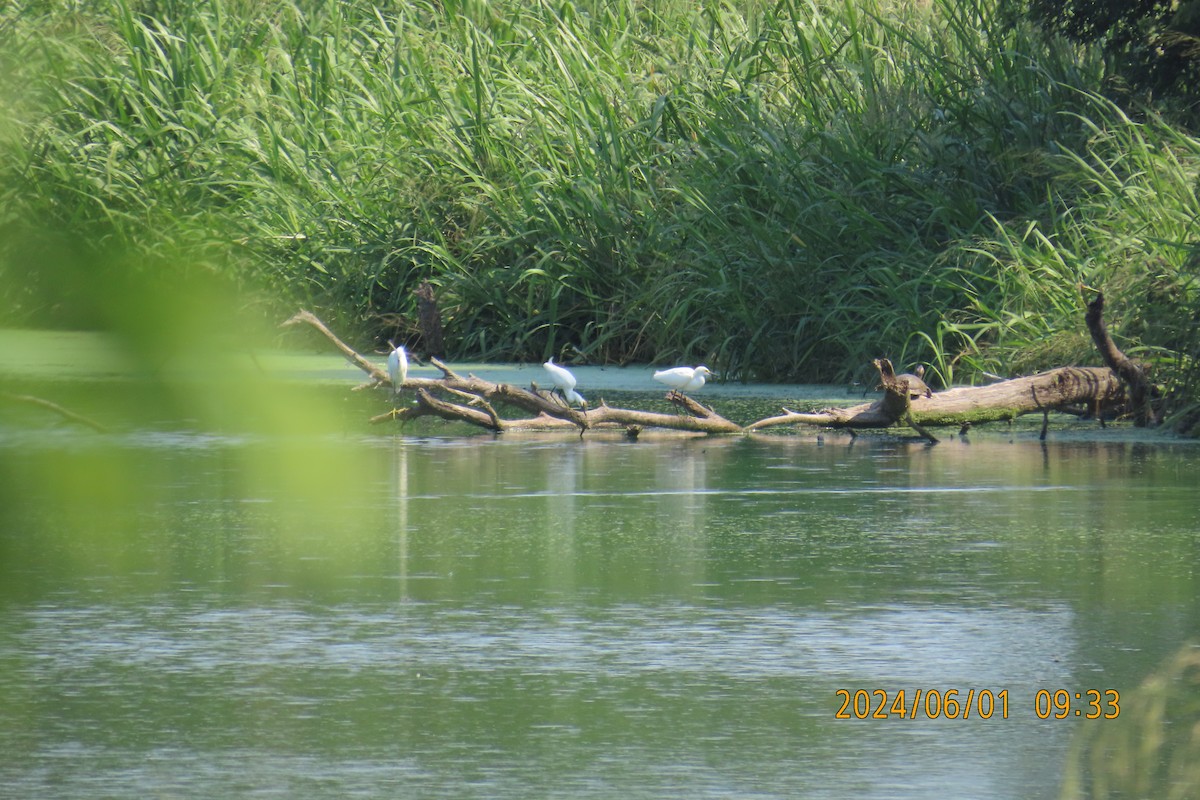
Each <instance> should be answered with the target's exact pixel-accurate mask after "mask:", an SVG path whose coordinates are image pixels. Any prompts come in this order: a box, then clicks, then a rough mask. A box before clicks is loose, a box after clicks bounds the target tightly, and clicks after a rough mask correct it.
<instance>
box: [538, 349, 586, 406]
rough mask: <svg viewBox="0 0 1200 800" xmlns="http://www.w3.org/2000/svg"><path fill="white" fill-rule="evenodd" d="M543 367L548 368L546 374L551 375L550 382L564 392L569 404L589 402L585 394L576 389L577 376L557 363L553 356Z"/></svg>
mask: <svg viewBox="0 0 1200 800" xmlns="http://www.w3.org/2000/svg"><path fill="white" fill-rule="evenodd" d="M542 367H543V368H544V369H545V370H546V374H547V375H549V376H550V382H551V383H553V384H554V388H555V389H557V390H558V391H560V392H562V395H563V397H564V398H565V399H566V401H567V405H574V406H582V405H586V404H587V401H586V400H584V399H583V395H581V394H579V392H577V391H575V376H574V375H572V374H571V371H570V370H569V369H567V368H566V367H562V366H559V365H558V364H555V363H554V359H553V358H551V359H550V360H549V361H547V362H546V363H545V364H542Z"/></svg>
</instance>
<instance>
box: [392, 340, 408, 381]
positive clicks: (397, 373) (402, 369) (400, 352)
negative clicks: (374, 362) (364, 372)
mask: <svg viewBox="0 0 1200 800" xmlns="http://www.w3.org/2000/svg"><path fill="white" fill-rule="evenodd" d="M388 344H391V342H389V343H388ZM388 377H389V378H391V379H392V391H393V392H398V391H400V387H401V386H403V385H404V382H405V381H406V380H408V353H406V352H404V345H400V346H399V347H397V348H396V349H394V350H392V352H391V353H390V354H389V355H388Z"/></svg>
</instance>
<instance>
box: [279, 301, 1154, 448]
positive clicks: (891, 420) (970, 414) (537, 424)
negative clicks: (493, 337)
mask: <svg viewBox="0 0 1200 800" xmlns="http://www.w3.org/2000/svg"><path fill="white" fill-rule="evenodd" d="M1103 307H1104V297H1103V295H1100V296H1098V297H1097V298H1096V299H1095V300H1093V301H1092V303H1091V304H1089V306H1088V313H1087V317H1086V322H1087V325H1088V328H1089V330H1090V332H1091V334H1092V337H1093V340H1094V341H1095V342H1096V345H1097V348H1098V349H1099V350H1100V352H1101V354H1102V355H1103V357H1104V359H1105V362H1106V363H1107V364H1108V365H1109V366H1107V367H1060V368H1058V369H1053V370H1049V371H1047V372H1043V373H1039V374H1037V375H1030V376H1026V377H1021V378H1013V379H1011V380H1001V381H999V382H996V383H992V384H989V385H987V386H972V387H958V388H952V389H948V390H946V391H942V392H930V391H929V390H928V389H927V388H926V387H924V384H923V383H921V382H920V381H919V380H918V379H917V378H916V376H908V375H897V374H896V372H895V369H894V368H893V366H892V364H891V362H890V361H888V360H887V359H878V360H876V362H875V365H876V367H877V368H878V370H879V375H880V383H881V388H882V389H883V390H884V391H883V394H882V396H881V397H880V398H878V399H877V400H875V401H873V402H870V403H863V404H860V405H856V406H851V407H849V408H828V409H824V410H822V411H816V412H799V411H791V410H789V409H786V408H785V409H783V413H782V414H780V415H778V416H773V417H768V418H766V419H760V420H757V421H755V422H752V423H750V424H748V425H745V426H742V425H738V424H737V423H734V422H731V421H730V420H728V419H725V418H724V417H722V416H721V415H720V414H718V413H717V412H716V411H714V410H713V409H711V408H708V407H706V406H703V405H701V404H700V403H698V402H696V401H695V400H693V399H692V398H690V397H687V396H686V395H682V394H680V393H679V392H671V393H669V394H668V395H667V399H668V400H669V401H670V402H672V403H673V404H675V405H677V406H678V407H679V409H680V411H681V413H679V414H662V413H656V412H649V411H637V410H632V409H623V408H612V407H610V406H608V405H606V404H605V403H604V402H603V400H601V401H600V404H599V405H598V406H596V407H593V408H585V409H583V410H579V409H575V408H570V407H568V406H567V405H566V404H565V403H564V402H563V401H562V400H561V399H560V398H559V397H558V396H557V395H555V394H553V393H551V392H549V391H546V390H545V389H540V388H539V387H538V386H537V385H536V384H532V385H531V386H530V388H528V389H524V388H521V387H517V386H513V385H511V384H506V383H493V382H491V381H487V380H484V379H483V378H479V377H477V376H475V375H470V374H468V375H466V376H462V375H459V374H458V373H456V372H455V371H454V370H452V369H451V368H450V367H448V366H447V365H446V364H444V363H443V362H441V361H440V360H438V359H436V358H431V359H430V363H431V364H433V365H434V366H435V367H437V368H438V369H439V370H441V372H442V377H441V378H415V377H414V378H409V379H408V380H407V381H405V383H404V386H403V391H405V392H412V393H413V395H414V396H415V398H416V402H415V403H412V404H408V405H405V406H404V407H402V408H393V409H392V410H390V411H388V412H387V413H384V414H380V415H378V416H375V417H373V418H372V419H371V422H372V423H382V422H392V421H405V420H411V419H415V418H418V417H424V416H435V417H441V418H443V419H448V420H454V421H459V422H466V423H469V424H471V425H475V426H477V427H481V428H485V429H488V430H492V431H497V432H501V431H523V430H556V429H562V430H577V431H579V433H580V435H583V432H584V431H587V430H595V429H605V428H608V429H612V428H617V429H620V428H624V429H625V430H626V432H627V434H628V435H630V436H636V435H637V434H638V432H639V431H641V430H642V429H644V428H666V429H671V430H679V431H691V432H697V433H743V432H754V431H761V430H765V429H767V428H772V427H778V426H782V425H813V426H820V427H825V428H835V429H845V430H848V431H850V432H851V433H854V432H855V431H856V430H861V429H869V428H890V427H893V426H901V425H902V426H907V427H909V428H912V429H913V430H915V431H917V433H919V434H920V435H921V436H923V437H924V438H926V439H927V440H928V441H930V442H936V441H937V438H936V437H935V436H934V435H933V434H932V433H930V432H929V428H933V427H944V426H957V427H959V428H961V429H962V430H964V431H965V430H966V429H967V428H969V427H970V426H972V425H977V424H980V423H984V422H996V421H1009V420H1012V419H1014V418H1016V417H1018V416H1020V415H1022V414H1029V413H1036V412H1041V413H1042V414H1043V425H1042V437H1043V438H1044V437H1045V436H1046V430H1047V425H1048V420H1049V412H1050V411H1056V410H1063V411H1069V412H1076V413H1078V411H1077V410H1078V409H1079V408H1080V407H1082V408H1084V409H1087V410H1088V412H1089V413H1091V414H1094V415H1095V416H1096V417H1097V419H1103V414H1105V413H1108V412H1111V411H1112V410H1114V409H1116V408H1118V407H1120V406H1123V405H1125V404H1126V403H1127V402H1128V401H1127V393H1126V387H1127V386H1128V387H1129V389H1130V391H1129V393H1128V396H1129V398H1131V399H1132V405H1133V407H1134V408H1135V409H1136V408H1137V407H1138V404H1139V403H1141V404H1142V406H1141V407H1143V408H1148V403H1147V402H1146V398H1148V397H1149V396H1151V395H1152V388H1151V387H1150V386H1149V384H1148V382H1147V381H1146V379H1145V374H1144V371H1143V370H1142V369H1141V368H1140V367H1139V366H1138V365H1137V364H1136V363H1135V362H1132V361H1131V360H1130V359H1128V358H1127V357H1126V356H1125V355H1124V354H1123V353H1122V352H1121V351H1120V349H1119V348H1118V347H1117V346H1116V345H1115V343H1114V342H1113V341H1112V339H1111V337H1110V336H1109V335H1108V332H1107V330H1106V329H1105V327H1104V323H1103V319H1102V311H1103ZM283 324H284V325H285V326H290V325H298V324H307V325H310V326H312V327H313V328H315V329H316V330H318V331H320V332H321V333H322V334H323V335H324V336H325V337H326V338H327V339H329V340H330V341H331V342H333V344H334V346H335V347H337V348H338V350H340V351H341V352H342V353H343V354H344V355H345V356H346V357H347V359H349V360H350V362H351V363H352V364H354V365H355V366H357V367H358V368H359V369H361V370H362V371H363V372H365V373H366V374H367V376H368V377H369V378H370V382H369V383H368V384H366V385H367V386H375V387H380V386H382V387H387V388H388V389H391V384H390V382H389V380H388V376H387V373H386V371H385V370H383V369H382V368H381V367H379V366H378V365H377V364H375V363H374V362H372V361H371V360H370V359H367V358H365V357H363V356H361V355H359V354H358V353H357V352H356V351H355V350H354V349H353V348H351V347H350V346H349V345H347V344H345V343H344V342H342V341H341V340H340V339H339V338H338V337H337V336H336V335H334V333H333V332H332V331H330V330H329V328H328V327H326V326H325V324H324V323H322V322H321V320H319V319H318V318H317V317H316V316H314V315H313V314H311V313H310V312H308V311H300V312H298V313H297V314H296V315H295V316H293V317H292V318H291V319H289V320H287V321H286V322H285V323H283ZM910 384H914V385H910ZM915 384H920V388H919V389H918V388H917V387H916V386H915ZM499 405H503V406H512V407H515V408H518V409H520V410H522V411H524V412H526V413H527V414H530V415H531V416H528V417H525V418H522V419H506V418H504V417H502V416H501V415H500V414H499V413H498V412H497V410H496V407H497V406H499ZM1143 413H1145V412H1143ZM1144 419H1146V420H1149V419H1150V416H1149V415H1148V414H1145V416H1144ZM1141 424H1145V423H1144V422H1142V423H1141Z"/></svg>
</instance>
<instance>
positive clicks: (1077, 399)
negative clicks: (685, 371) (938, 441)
mask: <svg viewBox="0 0 1200 800" xmlns="http://www.w3.org/2000/svg"><path fill="white" fill-rule="evenodd" d="M895 394H896V393H895V392H893V391H890V390H889V391H887V392H886V393H885V399H887V398H892V399H891V401H890V402H884V401H882V400H877V401H875V402H873V403H863V404H862V405H857V406H851V407H850V408H828V409H825V410H823V411H819V412H815V413H799V412H795V411H787V410H786V409H785V413H783V414H781V415H780V416H777V417H770V418H768V419H761V420H759V421H758V422H754V423H751V424H750V425H748V426H746V429H747V430H762V429H763V428H769V427H772V426H776V425H797V424H800V425H820V426H823V427H829V428H849V429H851V430H853V429H855V428H860V429H861V428H887V427H891V426H893V425H897V424H899V423H901V422H903V421H905V414H906V413H907V415H908V417H909V418H910V419H911V422H914V423H916V424H917V425H921V426H926V427H939V426H947V425H956V426H959V427H961V426H963V425H977V424H980V423H983V422H1000V421H1007V420H1012V419H1015V418H1016V417H1018V416H1020V415H1022V414H1029V413H1033V412H1038V411H1041V412H1046V411H1051V410H1055V409H1057V408H1061V407H1064V406H1075V405H1086V406H1089V407H1092V408H1094V409H1095V408H1097V406H1099V407H1100V408H1103V407H1106V406H1109V405H1111V404H1113V403H1115V402H1118V401H1120V399H1121V398H1122V397H1123V396H1124V388H1123V386H1122V385H1121V382H1120V380H1118V379H1117V377H1116V375H1114V374H1113V372H1112V370H1110V369H1108V368H1106V367H1060V368H1058V369H1054V370H1050V371H1049V372H1042V373H1039V374H1037V375H1030V376H1027V377H1024V378H1013V379H1012V380H1007V381H1001V382H999V383H993V384H989V385H988V386H963V387H959V388H955V389H947V390H946V391H944V392H934V393H933V394H932V395H931V396H929V397H916V398H911V399H908V403H907V406H908V408H907V410H906V409H905V408H904V404H902V403H897V402H896V399H895Z"/></svg>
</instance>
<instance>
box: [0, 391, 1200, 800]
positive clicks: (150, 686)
mask: <svg viewBox="0 0 1200 800" xmlns="http://www.w3.org/2000/svg"><path fill="white" fill-rule="evenodd" d="M339 391H340V390H339ZM36 413H38V412H33V411H31V412H28V414H27V416H24V417H22V418H21V421H23V422H25V423H27V422H29V421H30V420H31V419H32V418H33V417H34V415H35V414H36ZM21 414H25V412H19V413H18V416H21ZM359 419H361V415H360V414H359V413H358V410H357V409H352V410H350V411H348V412H347V413H346V415H345V420H344V421H343V423H342V425H341V429H340V430H327V431H323V432H319V433H311V434H303V435H300V434H297V435H291V436H289V435H286V434H262V433H240V432H237V431H225V432H221V433H213V432H211V431H205V432H202V431H200V430H197V429H195V428H192V427H189V425H188V424H186V421H178V420H176V421H171V420H165V421H164V420H160V421H158V423H157V424H155V425H147V426H145V427H139V428H124V429H120V430H116V431H114V432H111V433H108V434H94V433H91V432H83V431H80V430H78V429H76V428H72V427H70V426H46V425H42V426H41V427H30V426H26V425H19V426H18V425H12V424H10V425H9V426H7V427H4V428H3V429H0V473H2V474H0V478H2V479H3V483H4V486H3V490H2V494H3V507H2V508H0V796H5V797H56V798H97V797H139V796H147V797H175V798H210V797H306V798H344V797H365V798H377V797H378V798H384V797H387V798H394V797H431V798H437V797H446V798H462V797H487V798H530V797H562V798H662V797H692V798H729V797H763V798H776V797H777V798H804V797H811V798H849V797H853V798H875V797H878V798H909V797H911V798H925V797H932V796H946V797H974V798H1014V799H1015V798H1050V797H1054V796H1056V794H1057V791H1058V785H1059V781H1060V779H1061V776H1062V774H1063V768H1064V763H1065V761H1066V759H1067V758H1068V750H1069V745H1070V742H1071V740H1072V737H1073V735H1074V734H1075V733H1076V732H1077V731H1078V730H1079V729H1080V728H1082V727H1083V726H1085V725H1093V726H1095V725H1106V724H1112V723H1111V722H1109V721H1106V720H1103V719H1101V720H1096V721H1092V722H1089V721H1086V720H1083V719H1076V718H1074V717H1071V718H1068V719H1065V720H1055V719H1053V718H1051V719H1048V720H1042V719H1039V718H1038V716H1037V714H1036V713H1035V698H1036V693H1037V691H1038V690H1039V689H1047V690H1050V691H1054V690H1058V689H1066V690H1069V691H1071V692H1077V691H1078V692H1086V691H1087V690H1089V689H1100V690H1107V689H1110V688H1112V689H1116V690H1118V691H1120V692H1121V693H1122V695H1123V696H1128V694H1129V692H1131V691H1132V689H1133V688H1134V686H1136V685H1137V684H1138V683H1139V682H1140V681H1141V680H1142V678H1143V677H1144V676H1145V675H1146V674H1147V673H1148V672H1149V671H1150V670H1152V669H1153V668H1154V667H1155V666H1156V665H1158V664H1159V663H1160V662H1161V661H1162V659H1164V658H1165V657H1167V656H1168V655H1169V654H1171V653H1172V652H1174V651H1175V650H1176V649H1177V648H1178V647H1179V646H1180V645H1182V644H1183V643H1185V642H1186V641H1187V640H1189V639H1194V638H1196V637H1197V634H1198V632H1200V592H1198V591H1197V589H1198V588H1200V586H1198V580H1200V578H1198V576H1197V566H1198V561H1200V547H1198V543H1200V501H1198V500H1197V492H1196V486H1197V480H1196V475H1197V473H1198V472H1200V449H1197V448H1195V447H1190V446H1186V445H1178V444H1169V443H1159V444H1149V445H1148V444H1141V443H1136V442H1130V441H1123V440H1121V437H1120V434H1119V432H1114V438H1115V439H1116V440H1115V441H1112V442H1106V441H1104V440H1103V437H1100V439H1101V440H1100V441H1096V440H1092V441H1079V440H1074V441H1072V440H1070V439H1069V437H1061V438H1062V439H1063V440H1061V441H1051V442H1049V443H1047V444H1046V445H1041V444H1039V443H1038V442H1037V441H1036V440H1035V439H1034V437H1033V435H1031V434H1024V433H1018V434H1014V435H1008V434H1006V433H1003V432H998V433H994V434H982V435H980V436H977V437H973V438H972V440H971V441H970V442H965V441H961V440H957V439H956V440H952V441H946V442H944V443H943V444H940V445H938V446H937V447H932V448H931V447H926V446H924V445H921V444H912V443H906V442H899V441H895V440H890V439H882V438H878V437H876V438H870V437H862V438H860V439H859V440H857V441H851V440H849V439H848V438H845V437H842V436H837V435H827V436H825V437H824V440H823V441H818V440H817V439H816V438H815V437H814V436H812V435H805V436H786V435H784V436H778V435H772V436H760V437H753V438H743V437H734V438H716V439H704V438H700V439H696V438H679V437H648V438H646V439H644V440H643V441H638V442H630V441H625V440H623V439H621V438H619V437H615V436H614V437H606V436H602V435H594V434H589V435H588V436H587V437H584V438H583V439H580V438H578V437H575V436H571V435H565V436H564V435H553V436H532V435H531V436H505V437H499V438H493V437H490V436H471V437H465V438H454V437H437V436H422V435H411V434H412V433H413V432H412V431H409V434H410V435H405V436H398V435H394V434H393V433H392V432H391V430H390V429H382V428H381V429H367V428H366V426H364V425H361V424H358V423H356V422H355V420H359ZM334 427H338V426H334ZM1052 439H1053V437H1052ZM297 465H305V469H297V468H296V467H297ZM859 689H863V690H866V691H867V692H873V691H874V690H883V691H887V692H888V693H889V696H890V697H894V695H895V692H896V691H897V690H900V689H904V690H906V692H907V693H908V696H909V698H911V697H912V696H913V694H914V693H915V691H916V690H918V689H920V690H924V691H925V692H928V690H937V691H939V692H942V693H944V692H946V691H948V690H951V689H956V690H958V692H959V693H960V696H963V697H965V696H966V695H967V693H968V692H971V691H973V692H978V691H981V690H984V689H986V690H989V691H990V692H992V693H993V695H992V696H996V695H999V694H1000V693H1001V692H1007V695H1006V697H1007V701H1008V718H1007V719H1003V718H1001V713H1000V711H999V708H997V710H996V711H995V713H993V715H992V717H991V718H990V719H981V718H979V716H978V706H976V708H975V709H974V712H975V713H974V714H973V716H972V717H971V718H968V719H955V720H947V719H944V718H938V719H932V720H931V719H928V718H926V717H925V716H918V717H916V718H905V719H898V718H895V717H893V718H891V719H886V720H880V719H863V720H859V719H850V720H839V719H836V718H835V714H836V712H837V711H838V710H839V706H840V705H841V704H842V701H841V699H839V696H838V691H839V690H848V691H849V692H855V691H857V690H859ZM997 702H999V701H997Z"/></svg>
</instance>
